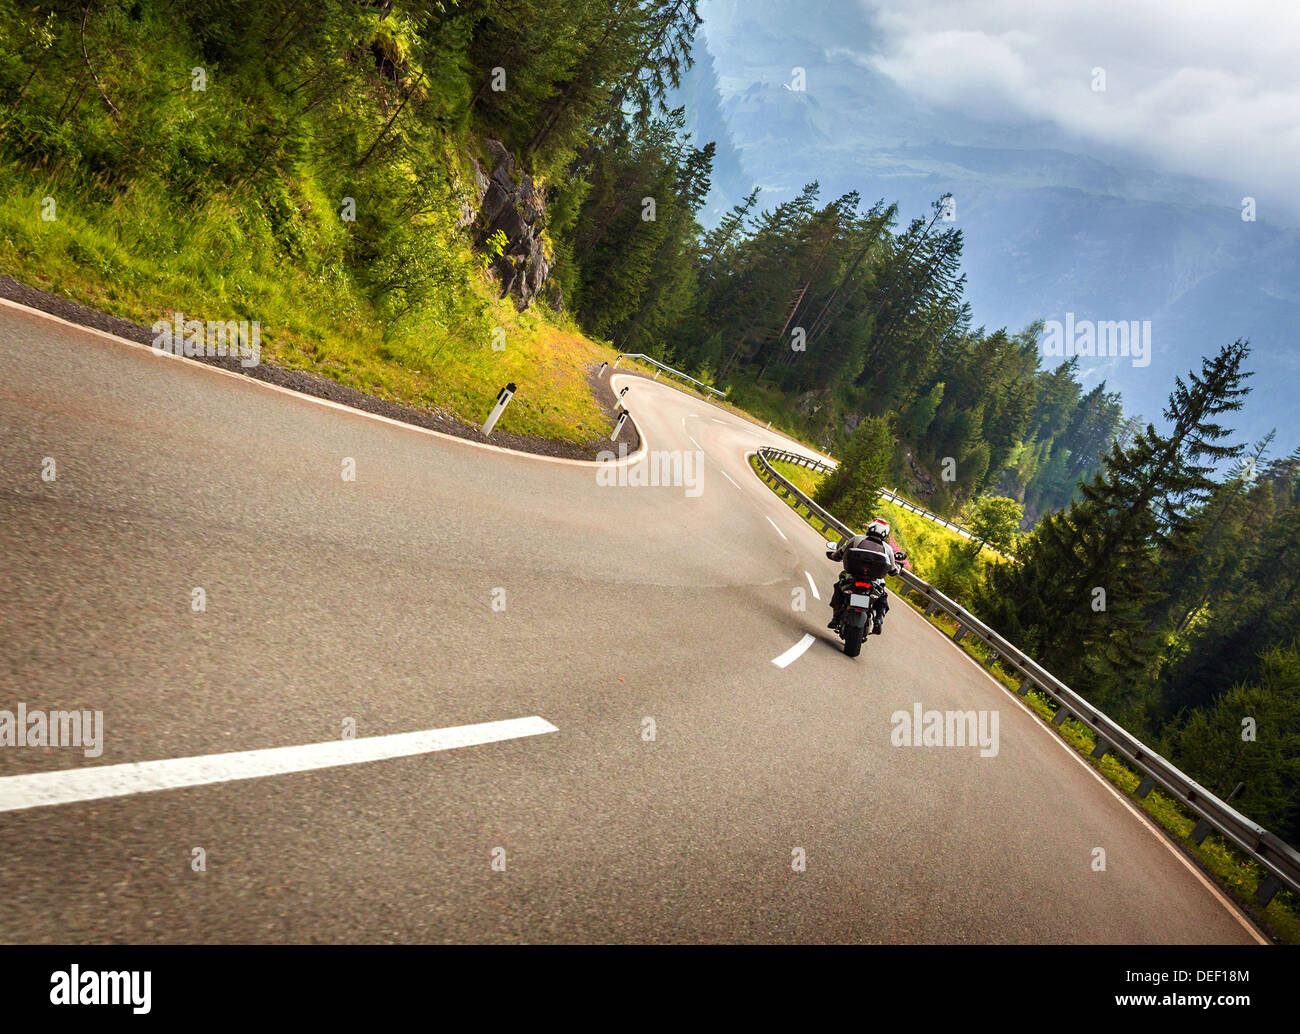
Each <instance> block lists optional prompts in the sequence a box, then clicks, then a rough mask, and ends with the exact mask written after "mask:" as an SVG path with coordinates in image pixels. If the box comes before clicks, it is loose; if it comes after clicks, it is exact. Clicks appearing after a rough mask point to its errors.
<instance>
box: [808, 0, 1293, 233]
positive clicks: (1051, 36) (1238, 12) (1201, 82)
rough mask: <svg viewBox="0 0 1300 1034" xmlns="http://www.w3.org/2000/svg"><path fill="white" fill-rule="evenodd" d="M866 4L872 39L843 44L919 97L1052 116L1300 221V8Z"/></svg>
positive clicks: (1008, 113) (1169, 2) (1248, 2)
mask: <svg viewBox="0 0 1300 1034" xmlns="http://www.w3.org/2000/svg"><path fill="white" fill-rule="evenodd" d="M859 2H861V3H862V6H863V7H864V8H865V9H866V11H867V13H868V14H869V17H870V20H871V22H872V24H873V26H874V29H875V32H876V35H875V36H874V38H871V39H862V40H854V39H844V40H840V41H837V43H836V44H835V45H834V48H835V49H839V50H842V51H852V52H853V57H854V60H857V61H860V62H862V63H864V64H865V65H867V66H869V67H871V68H873V69H875V70H876V71H878V72H880V73H881V74H883V75H885V76H887V77H888V78H889V79H890V80H892V81H893V82H894V83H895V84H896V85H897V86H898V87H900V88H901V89H903V90H904V91H905V92H907V93H908V94H910V95H912V96H913V97H915V98H917V99H918V100H922V101H924V102H926V103H929V104H932V105H935V106H938V107H944V108H949V109H952V110H954V111H957V112H962V113H966V114H969V115H972V116H975V117H979V118H981V119H984V120H988V121H993V122H1009V121H1016V120H1020V119H1023V120H1032V121H1048V122H1051V123H1052V124H1054V125H1056V126H1057V127H1059V128H1060V129H1061V130H1062V131H1063V132H1065V133H1067V134H1070V135H1071V136H1073V137H1075V138H1076V139H1077V140H1078V141H1079V143H1080V145H1082V146H1085V147H1086V146H1087V145H1088V144H1094V145H1101V146H1104V147H1107V148H1113V149H1116V150H1120V151H1123V152H1126V153H1128V154H1130V155H1131V156H1132V157H1133V158H1135V159H1138V160H1139V161H1141V162H1142V163H1143V164H1149V165H1151V166H1155V167H1159V168H1163V169H1166V170H1168V171H1171V172H1181V173H1187V174H1191V175H1195V176H1202V177H1206V178H1209V179H1216V180H1223V181H1227V182H1229V183H1232V184H1234V185H1238V186H1240V188H1241V190H1242V192H1243V195H1247V194H1248V195H1252V196H1255V197H1258V198H1260V199H1263V198H1268V199H1269V200H1270V201H1271V202H1273V203H1277V204H1283V205H1286V206H1288V207H1289V208H1290V209H1291V213H1292V215H1293V216H1294V215H1296V214H1300V3H1296V2H1295V0H1273V2H1265V0H1234V2H1232V3H1223V2H1222V0H1215V2H1207V0H1177V2H1174V0H1051V2H1049V3H1043V2H1042V0H859ZM828 49H830V48H828ZM1094 69H1104V71H1105V90H1104V91H1096V90H1094V89H1093V82H1094V73H1093V70H1094ZM1262 214H1263V213H1261V215H1262ZM1288 221H1291V220H1288Z"/></svg>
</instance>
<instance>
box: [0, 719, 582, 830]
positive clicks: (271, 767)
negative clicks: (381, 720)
mask: <svg viewBox="0 0 1300 1034" xmlns="http://www.w3.org/2000/svg"><path fill="white" fill-rule="evenodd" d="M548 732H559V729H557V728H556V727H555V726H554V725H552V724H551V723H550V722H548V721H546V720H545V719H544V718H539V717H537V716H536V715H532V716H531V717H528V718H508V719H506V720H505V721H499V722H480V723H478V724H476V725H454V726H450V727H448V728H446V729H424V730H422V731H420V732H399V733H395V734H393V735H391V736H365V737H362V738H361V739H355V740H331V741H329V742H326V743H308V744H305V745H303V746H299V747H270V748H267V749H263V750H243V751H237V752H235V753H231V754H205V755H200V756H198V757H189V758H167V759H164V760H160V761H136V762H129V763H127V764H122V765H92V766H90V767H88V768H70V769H64V770H62V771H58V772H33V773H30V774H28V775H16V776H6V777H4V778H0V812H5V811H21V810H23V809H25V808H43V807H47V806H49V805H52V804H71V803H73V802H76V801H94V800H100V799H101V798H104V797H124V796H126V795H128V794H135V793H150V792H152V791H155V790H175V789H179V788H181V787H187V786H204V785H206V784H209V783H226V782H231V781H233V780H237V779H255V778H261V777H264V776H273V775H287V774H288V773H291V772H309V771H312V770H314V769H318V768H336V767H338V766H339V765H358V764H362V763H364V762H368V761H385V760H388V759H390V758H402V757H410V756H412V755H416V754H429V753H432V752H434V751H439V750H454V749H456V748H457V747H473V746H477V745H479V744H482V743H496V742H498V741H499V740H513V739H518V738H520V737H523V736H537V735H540V734H542V733H548Z"/></svg>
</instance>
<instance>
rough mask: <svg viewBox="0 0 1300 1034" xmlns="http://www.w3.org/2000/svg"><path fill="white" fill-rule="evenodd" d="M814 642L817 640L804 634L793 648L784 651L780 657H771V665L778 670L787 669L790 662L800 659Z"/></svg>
mask: <svg viewBox="0 0 1300 1034" xmlns="http://www.w3.org/2000/svg"><path fill="white" fill-rule="evenodd" d="M816 641H817V640H816V639H814V638H813V637H812V636H810V635H807V634H805V635H804V637H803V638H802V639H800V640H799V641H798V642H797V643H795V644H794V646H792V647H790V649H788V650H786V652H785V653H783V654H781V656H780V657H773V658H772V663H773V664H775V665H776V666H777V667H778V668H784V667H787V666H788V665H789V664H790V663H791V662H793V661H797V660H798V659H799V658H800V657H802V656H803V655H804V652H805V651H806V650H807V649H808V647H810V646H812V644H813V643H815V642H816Z"/></svg>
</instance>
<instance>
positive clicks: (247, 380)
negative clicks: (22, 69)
mask: <svg viewBox="0 0 1300 1034" xmlns="http://www.w3.org/2000/svg"><path fill="white" fill-rule="evenodd" d="M0 307H3V308H9V309H17V310H18V311H19V312H22V313H26V314H27V315H28V316H34V317H38V318H40V319H44V320H48V321H49V322H51V323H58V324H61V325H63V326H65V327H68V328H70V329H72V330H78V331H81V333H83V334H89V335H90V336H91V337H97V338H100V339H101V340H104V341H108V342H110V343H111V344H115V345H119V346H121V345H126V346H127V347H128V348H135V349H142V350H144V351H146V352H149V353H151V354H152V355H154V356H155V357H157V358H159V359H170V360H174V361H176V362H181V363H190V364H191V365H193V366H195V367H197V368H198V369H200V370H205V371H207V372H208V373H211V374H217V375H219V376H222V377H233V378H234V379H235V380H237V381H239V382H240V383H241V384H247V385H251V386H252V387H253V388H254V389H257V388H265V389H266V390H268V391H276V392H279V393H280V394H282V395H288V396H289V397H290V398H295V399H298V400H299V401H301V402H309V403H311V404H313V405H317V406H323V407H324V408H326V409H334V410H338V411H339V412H340V413H350V414H351V415H352V416H355V417H361V418H362V419H365V420H373V421H375V422H376V423H380V424H388V425H389V426H390V427H400V428H402V429H403V430H405V431H413V432H415V433H416V434H424V435H428V436H429V437H431V438H441V439H442V440H443V441H445V442H455V443H456V444H458V445H468V446H470V447H471V448H474V449H485V450H487V451H488V452H496V453H500V454H501V455H503V456H521V457H523V458H524V459H530V460H539V461H541V462H543V463H559V464H563V465H567V466H570V467H605V466H609V465H611V464H612V465H614V466H620V467H621V466H625V465H627V464H631V463H635V462H637V461H638V460H640V459H641V457H642V456H644V455H645V453H646V438H645V434H644V433H642V431H641V426H640V425H639V424H638V423H637V420H636V417H634V416H632V415H631V414H630V413H629V414H628V417H629V419H630V420H631V421H632V424H633V426H634V427H636V429H637V437H638V438H640V440H641V444H640V445H638V446H637V448H636V451H635V452H631V453H628V455H627V456H626V457H620V458H619V459H615V460H574V459H569V458H568V457H566V456H543V455H542V454H541V453H538V452H522V451H520V450H519V449H507V448H504V447H502V446H500V445H492V444H491V443H489V442H476V441H474V440H473V439H472V438H460V437H457V436H456V435H454V434H447V433H446V432H445V431H435V430H433V428H431V427H420V426H419V425H418V424H408V423H405V422H403V421H401V420H394V419H393V418H392V417H387V416H382V415H380V414H379V413H370V412H367V411H366V410H364V409H356V408H354V407H353V406H346V405H344V404H343V403H342V402H334V401H331V400H330V399H323V398H318V397H317V396H315V395H308V394H306V393H305V392H301V391H294V390H293V389H292V388H286V387H284V386H283V385H280V384H272V383H271V382H270V381H260V380H258V379H257V378H256V377H249V376H246V375H245V374H242V373H235V372H233V371H231V370H223V369H222V368H221V367H220V366H210V365H208V364H207V363H201V362H198V361H197V360H194V359H189V358H186V357H185V356H183V355H173V354H172V353H171V352H162V353H158V352H154V350H153V347H152V346H151V345H145V344H141V343H140V342H139V341H131V340H130V339H129V338H124V337H118V336H117V335H116V334H110V333H108V331H106V330H97V329H96V328H95V327H83V326H82V325H81V324H80V323H73V322H72V321H71V320H65V319H63V318H62V317H61V316H54V315H52V314H50V313H48V312H45V311H44V310H43V309H33V308H32V307H31V306H29V305H22V304H20V303H19V302H15V301H11V300H10V299H8V298H0ZM630 376H632V375H631V374H624V373H623V372H622V371H613V370H611V371H610V375H609V383H610V385H611V387H612V386H613V384H614V378H615V377H618V378H619V379H622V378H624V377H630Z"/></svg>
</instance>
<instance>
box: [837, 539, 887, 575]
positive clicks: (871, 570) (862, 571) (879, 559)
mask: <svg viewBox="0 0 1300 1034" xmlns="http://www.w3.org/2000/svg"><path fill="white" fill-rule="evenodd" d="M888 548H889V547H888V546H886V545H885V544H884V543H883V542H872V541H870V540H868V541H867V542H864V543H862V545H861V546H858V547H855V548H853V549H847V550H845V551H844V567H845V569H846V570H847V571H848V572H849V573H850V574H852V575H854V576H855V577H857V578H865V579H868V580H870V581H875V580H876V579H877V578H883V577H885V575H886V574H887V573H888V572H889V560H888V559H887V558H886V556H885V550H887V549H888Z"/></svg>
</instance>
